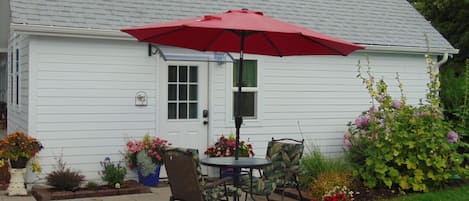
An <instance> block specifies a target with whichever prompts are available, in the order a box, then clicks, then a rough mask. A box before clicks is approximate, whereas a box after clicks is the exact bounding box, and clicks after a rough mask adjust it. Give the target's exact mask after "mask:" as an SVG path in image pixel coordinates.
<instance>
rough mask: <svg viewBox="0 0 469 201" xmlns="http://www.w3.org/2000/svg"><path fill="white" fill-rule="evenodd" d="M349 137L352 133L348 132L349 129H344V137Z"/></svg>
mask: <svg viewBox="0 0 469 201" xmlns="http://www.w3.org/2000/svg"><path fill="white" fill-rule="evenodd" d="M350 137H352V134H350V131H349V130H346V131H345V132H344V138H345V139H350Z"/></svg>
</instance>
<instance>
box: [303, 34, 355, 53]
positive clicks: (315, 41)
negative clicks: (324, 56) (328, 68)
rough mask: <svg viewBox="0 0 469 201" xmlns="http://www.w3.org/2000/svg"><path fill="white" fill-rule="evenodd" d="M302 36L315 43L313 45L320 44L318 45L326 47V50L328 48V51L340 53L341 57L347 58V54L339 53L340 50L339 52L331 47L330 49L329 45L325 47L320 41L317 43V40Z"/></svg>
mask: <svg viewBox="0 0 469 201" xmlns="http://www.w3.org/2000/svg"><path fill="white" fill-rule="evenodd" d="M300 35H301V36H302V37H303V38H305V39H306V40H309V41H311V42H313V43H316V44H318V45H320V46H322V47H324V48H326V49H329V50H332V51H333V52H336V53H338V54H340V55H342V56H347V55H346V54H344V53H342V52H341V51H339V50H337V49H334V48H331V47H329V46H327V45H324V44H322V43H321V42H319V41H317V40H313V39H311V38H310V37H306V36H305V35H303V34H300Z"/></svg>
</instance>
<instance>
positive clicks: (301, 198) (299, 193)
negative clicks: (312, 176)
mask: <svg viewBox="0 0 469 201" xmlns="http://www.w3.org/2000/svg"><path fill="white" fill-rule="evenodd" d="M295 184H296V190H297V191H298V195H299V196H300V201H303V195H301V191H300V184H298V180H297V179H296V176H295Z"/></svg>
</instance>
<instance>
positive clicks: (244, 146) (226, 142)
mask: <svg viewBox="0 0 469 201" xmlns="http://www.w3.org/2000/svg"><path fill="white" fill-rule="evenodd" d="M235 147H236V139H235V138H234V136H233V134H230V136H228V138H226V137H225V136H224V135H221V137H220V138H219V139H218V141H217V142H215V144H214V145H212V146H210V147H208V148H207V150H205V152H204V153H205V155H207V156H208V157H233V156H234V154H235ZM239 156H240V157H250V156H254V152H253V151H252V145H251V144H248V143H245V142H244V141H240V142H239Z"/></svg>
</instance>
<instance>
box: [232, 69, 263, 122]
mask: <svg viewBox="0 0 469 201" xmlns="http://www.w3.org/2000/svg"><path fill="white" fill-rule="evenodd" d="M238 73H239V60H235V61H234V63H233V116H234V115H235V114H236V110H237V106H238V101H237V95H238ZM257 92H258V87H257V60H244V64H243V80H242V92H241V105H240V109H241V115H242V116H243V117H246V118H247V119H256V118H257Z"/></svg>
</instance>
